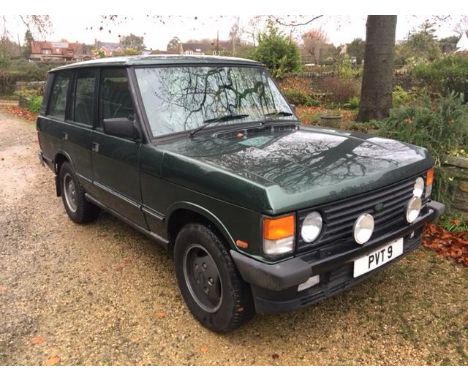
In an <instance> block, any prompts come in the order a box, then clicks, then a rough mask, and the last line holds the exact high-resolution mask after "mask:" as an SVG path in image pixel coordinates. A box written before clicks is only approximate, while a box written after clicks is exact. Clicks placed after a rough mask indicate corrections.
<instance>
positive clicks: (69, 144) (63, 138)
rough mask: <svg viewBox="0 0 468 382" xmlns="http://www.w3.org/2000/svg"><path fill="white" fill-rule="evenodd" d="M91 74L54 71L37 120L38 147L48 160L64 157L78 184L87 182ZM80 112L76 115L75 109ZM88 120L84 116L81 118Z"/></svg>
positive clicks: (93, 85) (91, 98) (92, 84)
mask: <svg viewBox="0 0 468 382" xmlns="http://www.w3.org/2000/svg"><path fill="white" fill-rule="evenodd" d="M95 73H96V72H95V71H92V70H79V71H71V70H66V71H58V72H56V73H54V74H53V80H52V81H53V83H52V87H51V89H50V96H49V101H48V105H47V109H46V112H45V115H44V116H41V117H40V118H39V119H38V130H39V139H40V142H41V148H42V150H43V151H44V154H45V155H46V156H47V159H48V160H53V159H54V157H55V156H56V155H57V154H58V153H61V154H64V155H65V156H66V157H67V158H68V159H70V160H71V163H72V165H73V168H74V170H75V173H76V174H77V176H78V177H79V178H80V182H81V183H82V185H83V186H84V187H85V188H86V189H88V186H89V185H90V182H91V176H92V167H91V141H90V139H91V129H92V126H93V124H94V120H93V113H94V101H93V100H94V93H95ZM77 107H79V108H80V109H81V110H82V111H81V112H80V113H79V114H77V112H75V108H77ZM85 114H86V115H87V116H88V117H84V115H85Z"/></svg>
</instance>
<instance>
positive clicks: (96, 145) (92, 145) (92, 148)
mask: <svg viewBox="0 0 468 382" xmlns="http://www.w3.org/2000/svg"><path fill="white" fill-rule="evenodd" d="M91 150H92V151H94V152H95V153H98V152H99V143H96V142H93V143H92V144H91Z"/></svg>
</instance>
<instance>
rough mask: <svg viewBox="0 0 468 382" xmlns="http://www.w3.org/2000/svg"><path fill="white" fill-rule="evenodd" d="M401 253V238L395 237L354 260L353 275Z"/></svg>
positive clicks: (362, 272)
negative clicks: (393, 239)
mask: <svg viewBox="0 0 468 382" xmlns="http://www.w3.org/2000/svg"><path fill="white" fill-rule="evenodd" d="M402 254H403V238H400V239H397V240H395V241H392V242H391V243H388V244H386V245H384V246H383V247H381V248H379V249H376V250H375V251H372V252H371V253H369V254H367V255H365V256H363V257H360V258H359V259H357V260H355V261H354V277H358V276H361V275H363V274H364V273H367V272H370V271H373V270H374V269H376V268H378V267H381V266H382V265H384V264H386V263H388V262H390V261H392V260H393V259H394V258H396V257H398V256H400V255H402Z"/></svg>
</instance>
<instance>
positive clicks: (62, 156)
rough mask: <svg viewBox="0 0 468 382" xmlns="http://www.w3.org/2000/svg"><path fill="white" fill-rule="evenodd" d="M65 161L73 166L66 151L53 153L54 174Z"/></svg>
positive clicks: (57, 172)
mask: <svg viewBox="0 0 468 382" xmlns="http://www.w3.org/2000/svg"><path fill="white" fill-rule="evenodd" d="M65 162H69V163H70V164H71V166H72V167H74V166H73V162H72V160H71V157H70V155H68V154H67V153H66V152H64V151H62V150H60V151H58V152H57V153H56V154H55V157H54V170H55V174H56V175H58V174H59V172H60V167H61V166H62V164H63V163H65Z"/></svg>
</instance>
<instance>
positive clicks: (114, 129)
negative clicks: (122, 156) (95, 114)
mask: <svg viewBox="0 0 468 382" xmlns="http://www.w3.org/2000/svg"><path fill="white" fill-rule="evenodd" d="M102 125H103V126H102V127H103V128H104V132H105V133H106V134H109V135H114V136H116V137H121V138H130V139H137V138H139V137H140V134H139V133H138V130H137V129H136V127H135V124H134V122H133V121H132V120H130V119H128V118H109V119H104V120H103V121H102Z"/></svg>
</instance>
